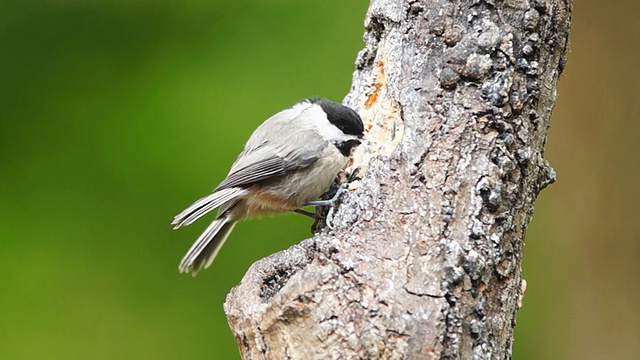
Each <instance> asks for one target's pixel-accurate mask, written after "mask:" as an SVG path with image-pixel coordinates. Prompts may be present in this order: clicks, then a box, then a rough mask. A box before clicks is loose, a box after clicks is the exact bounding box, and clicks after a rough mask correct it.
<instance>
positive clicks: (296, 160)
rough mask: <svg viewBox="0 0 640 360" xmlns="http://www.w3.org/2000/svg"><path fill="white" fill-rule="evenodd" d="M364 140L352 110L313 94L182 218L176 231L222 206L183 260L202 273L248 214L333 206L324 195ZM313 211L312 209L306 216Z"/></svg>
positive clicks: (258, 134)
mask: <svg viewBox="0 0 640 360" xmlns="http://www.w3.org/2000/svg"><path fill="white" fill-rule="evenodd" d="M363 137H364V126H363V123H362V119H361V117H360V116H359V115H358V113H357V112H356V111H354V110H353V109H351V108H349V107H347V106H344V105H342V104H339V103H337V102H333V101H330V100H327V99H323V98H317V97H314V98H308V99H304V100H302V101H299V102H298V103H296V104H295V105H293V106H291V107H289V108H287V109H285V110H282V111H280V112H279V113H277V114H275V115H273V116H271V117H270V118H268V119H267V120H265V121H264V122H263V123H262V124H261V125H260V126H258V127H257V128H256V129H255V131H254V132H253V134H252V135H251V136H250V137H249V139H248V140H247V142H246V143H245V146H244V149H243V150H242V152H241V153H240V154H239V155H238V157H237V159H236V160H235V162H234V163H233V165H231V169H230V170H229V173H228V175H227V176H226V178H225V179H224V180H222V181H221V182H220V183H219V184H218V186H216V188H215V189H214V190H213V192H212V193H211V194H209V195H207V196H204V197H202V198H200V199H198V200H197V201H195V202H194V203H193V204H191V205H189V206H188V207H187V208H186V209H185V210H183V211H182V212H181V213H179V214H178V215H176V216H175V217H174V219H173V221H172V222H171V225H173V226H174V229H178V228H180V227H183V226H187V225H190V224H192V223H193V222H195V221H196V220H198V219H200V218H201V217H202V216H204V215H205V214H207V213H209V212H211V211H212V210H214V209H216V208H218V212H217V215H216V217H215V218H214V220H213V221H212V222H211V224H210V225H209V226H208V227H207V228H206V230H205V231H204V232H203V233H202V234H201V235H200V236H199V237H198V239H197V240H196V241H195V242H194V244H193V245H192V246H191V248H190V249H189V251H187V253H186V255H185V256H184V257H183V258H182V261H181V262H180V265H179V271H180V272H181V273H190V274H191V275H193V276H195V275H196V274H197V273H198V272H199V271H201V270H203V269H206V268H208V267H209V266H210V265H211V263H212V262H213V260H214V259H215V257H216V255H217V254H218V252H219V251H220V248H221V247H222V245H223V244H224V242H225V241H226V239H227V238H228V236H229V234H230V233H231V231H232V230H233V228H234V226H235V225H236V224H237V223H238V222H240V221H242V220H244V219H246V218H249V217H260V216H265V215H275V214H281V213H286V212H290V211H295V212H301V213H306V212H304V211H303V210H301V208H303V207H305V206H318V205H326V204H328V203H329V202H331V200H328V201H327V200H325V201H322V200H317V199H318V198H319V197H320V196H321V195H322V194H323V193H324V192H325V191H326V190H327V189H328V188H329V187H330V186H331V184H332V183H333V181H334V179H335V177H336V175H337V174H338V172H340V170H341V169H342V168H343V167H344V166H345V165H346V163H347V161H348V159H349V156H350V155H351V153H352V151H353V149H354V148H355V147H356V146H358V145H359V144H360V143H361V140H362V139H363ZM307 214H308V213H307Z"/></svg>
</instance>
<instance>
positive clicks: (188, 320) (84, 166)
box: [0, 0, 640, 359]
mask: <svg viewBox="0 0 640 360" xmlns="http://www.w3.org/2000/svg"><path fill="white" fill-rule="evenodd" d="M367 5H368V4H367V2H366V1H356V0H347V1H345V0H323V1H293V0H290V1H286V0H280V1H267V0H263V1H256V0H254V1H237V0H236V1H193V0H186V1H177V0H174V1H171V0H163V1H159V0H155V1H151V0H147V1H124V0H121V1H118V0H94V1H82V0H50V1H17V0H4V1H2V2H1V3H0V84H1V87H0V139H1V140H0V359H132V358H138V359H186V358H205V359H237V358H239V356H238V352H237V350H236V347H235V343H234V341H233V337H232V335H231V333H230V331H229V329H228V327H227V324H226V320H225V317H224V314H223V312H222V303H223V302H224V299H225V295H226V293H227V292H228V291H229V289H230V288H231V287H232V286H234V285H235V284H237V283H238V282H239V281H240V279H241V277H242V276H243V274H244V272H245V271H246V269H247V268H248V267H249V266H250V264H251V263H252V262H254V261H255V260H257V259H259V258H261V257H264V256H266V255H268V254H271V253H273V252H276V251H278V250H281V249H284V248H286V247H288V246H290V245H292V244H295V243H297V242H298V241H300V240H301V239H304V238H305V237H307V236H308V235H309V233H308V231H309V225H310V224H309V220H308V219H306V218H304V217H300V216H295V215H289V216H281V217H275V218H270V219H264V220H253V221H248V222H246V223H243V224H242V225H241V226H238V227H237V228H236V230H235V231H234V233H233V235H232V238H231V239H230V241H229V242H228V243H227V244H226V245H225V247H224V248H223V250H222V252H221V253H220V256H219V258H218V259H217V260H216V262H215V263H214V264H213V265H212V267H211V268H210V269H209V270H207V271H205V272H203V273H201V274H200V275H199V276H198V277H197V278H192V277H189V276H185V275H180V274H179V273H178V271H177V264H178V261H179V260H180V258H181V257H182V255H183V254H184V252H185V251H186V250H187V248H188V247H189V246H190V245H191V242H192V241H193V240H194V239H195V238H196V237H197V235H198V234H199V232H200V231H201V230H202V229H203V227H204V226H205V224H204V223H199V224H197V225H194V226H192V227H189V228H186V229H183V230H181V231H179V232H174V231H171V228H170V226H169V222H170V221H171V219H172V217H173V215H174V214H175V213H177V212H179V211H181V210H182V209H183V208H184V207H185V206H186V205H188V204H189V203H190V202H191V201H193V200H195V199H196V198H198V197H199V196H202V195H204V194H205V193H207V192H208V191H209V190H211V189H212V188H213V187H214V186H215V185H216V183H217V182H218V181H219V180H220V179H222V177H223V176H224V175H225V174H226V172H227V169H228V167H229V165H230V164H231V162H232V161H233V160H234V158H235V156H236V154H237V153H238V152H239V151H240V149H241V147H242V145H243V142H244V141H245V140H246V138H247V136H248V135H249V134H250V133H251V131H252V130H253V129H254V128H255V126H256V125H258V124H259V123H260V122H261V121H262V120H263V119H265V118H266V117H268V116H269V115H271V114H273V113H275V112H277V111H279V110H280V109H282V108H284V107H286V106H288V105H291V104H292V103H294V102H296V101H297V100H299V99H301V98H304V97H308V96H315V95H319V96H323V97H328V98H331V99H335V100H340V99H342V97H343V96H344V95H345V94H346V93H347V92H348V90H349V86H350V83H351V74H352V71H353V69H354V67H353V63H354V59H355V56H356V53H357V52H358V51H359V50H360V49H361V47H362V45H363V43H362V40H361V38H362V32H363V26H362V24H363V19H364V14H365V11H366V8H367ZM627 5H628V6H629V9H626V11H621V10H620V9H621V8H620V7H618V6H615V7H614V6H611V5H608V4H607V3H606V2H598V1H595V0H591V1H580V2H579V3H578V4H577V6H576V9H575V14H574V29H573V33H572V36H571V45H572V46H571V48H572V53H571V54H570V56H569V63H568V66H567V70H566V72H565V75H564V76H563V78H562V80H561V83H560V98H559V100H558V105H557V108H556V111H555V113H554V118H553V121H552V129H551V131H550V136H549V141H548V146H547V158H548V159H549V160H550V162H551V164H552V165H554V166H555V168H556V170H557V172H558V183H557V184H554V185H553V186H551V187H550V188H548V189H547V190H545V191H544V192H543V193H542V194H541V196H540V198H539V201H538V203H537V206H536V215H535V218H534V221H533V222H532V224H531V226H530V230H529V233H528V236H527V247H526V254H525V261H524V275H525V278H526V279H527V280H528V283H529V287H528V290H527V295H526V297H525V300H524V308H523V309H522V310H521V311H520V312H519V314H518V326H517V328H516V342H515V346H514V358H516V359H603V358H612V359H613V358H616V359H622V358H632V356H631V355H632V354H637V353H640V342H639V341H638V336H640V334H639V331H638V330H639V329H640V325H638V324H640V321H638V320H640V316H639V315H638V314H639V313H638V306H639V305H640V301H639V292H640V290H639V289H638V280H637V279H635V276H636V275H637V274H638V273H639V271H638V270H640V265H638V261H637V258H638V255H640V251H639V250H640V249H639V248H640V245H639V242H638V240H639V239H638V230H637V227H636V226H634V225H635V222H636V221H637V219H638V206H637V203H638V200H639V199H638V198H639V196H638V191H637V189H635V187H634V185H636V184H637V183H638V180H637V178H638V174H639V171H638V170H639V165H640V162H639V161H638V155H639V149H638V141H637V137H638V134H639V131H638V130H639V125H638V121H637V117H638V115H637V114H638V113H639V111H638V110H639V109H638V104H639V103H640V101H638V100H639V99H638V90H639V89H638V84H639V83H640V79H638V77H639V76H638V75H639V74H638V71H637V69H636V68H635V67H636V66H637V59H638V52H639V49H640V46H639V44H638V40H637V39H639V38H640V37H639V36H638V35H640V34H638V33H639V27H638V26H637V23H638V22H637V20H636V19H635V14H637V13H638V11H637V10H640V9H639V7H638V5H637V2H636V1H628V2H627ZM632 190H634V191H632Z"/></svg>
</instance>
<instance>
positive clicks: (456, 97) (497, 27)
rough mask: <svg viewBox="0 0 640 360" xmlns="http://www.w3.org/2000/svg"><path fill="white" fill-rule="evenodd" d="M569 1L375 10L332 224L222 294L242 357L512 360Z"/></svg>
mask: <svg viewBox="0 0 640 360" xmlns="http://www.w3.org/2000/svg"><path fill="white" fill-rule="evenodd" d="M571 7H572V4H571V0H530V1H528V0H484V1H481V0H478V1H466V2H464V1H462V2H451V1H444V0H430V1H426V0H423V1H415V0H413V1H410V0H395V1H392V0H372V1H371V4H370V7H369V10H368V12H367V15H366V20H365V29H366V31H365V35H364V40H365V43H366V46H365V48H364V49H363V50H362V51H361V52H360V53H359V54H358V57H357V60H356V71H355V73H354V78H353V86H352V89H351V92H350V93H349V95H348V96H347V98H346V99H345V104H347V105H349V106H351V107H353V108H354V109H356V110H357V111H358V112H359V113H360V114H361V116H362V117H363V119H364V121H365V127H366V128H367V134H366V138H367V141H366V143H365V144H363V145H362V146H361V147H360V149H359V150H358V152H357V153H356V154H355V155H354V164H353V168H356V167H360V168H361V169H362V173H363V177H362V180H361V181H360V183H359V186H357V187H356V186H354V190H353V191H350V192H349V193H348V194H346V195H345V196H344V197H343V198H342V201H341V204H340V205H339V207H338V208H336V211H335V215H334V217H333V219H332V220H333V221H332V224H333V229H329V228H328V227H327V228H325V229H324V230H323V231H322V232H321V234H318V235H316V236H315V237H313V238H312V239H307V240H305V241H303V242H302V243H301V244H299V245H296V246H293V247H292V248H290V249H288V250H285V251H282V252H280V253H277V254H274V255H272V256H270V257H268V258H266V259H263V260H260V261H258V262H256V263H255V264H254V265H253V266H252V267H251V268H250V269H249V271H248V272H247V274H246V275H245V277H244V279H243V280H242V282H241V283H240V285H238V286H237V287H235V288H234V289H233V290H232V291H231V293H230V294H229V295H228V297H227V301H226V303H225V306H224V308H225V312H226V314H227V318H228V321H229V325H230V327H231V330H232V331H233V334H234V336H235V338H236V341H237V343H238V346H239V348H240V353H241V355H242V357H243V359H472V358H473V359H508V358H510V357H511V347H512V342H513V327H514V326H515V315H516V311H517V310H518V308H519V307H520V305H521V302H522V297H523V294H524V289H525V281H524V280H523V279H522V278H521V262H522V256H523V247H524V235H525V231H526V228H527V225H528V223H529V220H530V219H531V215H532V212H533V204H534V201H535V199H536V197H537V195H538V193H539V192H540V190H541V189H543V188H544V187H545V186H547V185H548V184H550V183H552V182H553V181H554V180H555V173H554V171H553V169H552V168H551V167H550V166H549V165H548V164H547V162H546V161H545V160H544V158H543V148H544V143H545V140H546V136H547V129H548V127H549V119H550V116H551V111H552V109H553V106H554V103H555V99H556V85H557V81H558V78H559V76H560V74H561V72H562V70H563V67H564V64H565V61H566V58H565V55H566V51H567V44H568V40H567V38H568V33H569V28H570V24H571V20H570V18H571Z"/></svg>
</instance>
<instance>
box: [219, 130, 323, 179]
mask: <svg viewBox="0 0 640 360" xmlns="http://www.w3.org/2000/svg"><path fill="white" fill-rule="evenodd" d="M296 135H298V136H301V137H302V138H301V139H298V140H296V141H295V143H297V144H302V145H303V146H302V147H292V146H290V144H291V141H289V142H288V144H287V143H285V144H280V145H274V144H273V143H272V142H269V141H264V142H263V143H261V144H260V145H258V146H254V147H252V148H248V149H245V151H243V152H242V153H241V154H240V156H238V159H237V160H236V162H235V163H234V164H233V166H232V167H231V171H229V175H227V178H226V179H224V180H223V181H222V182H221V183H220V185H218V187H216V190H222V189H227V188H232V187H241V188H246V187H249V186H251V185H253V184H255V183H257V182H260V181H262V180H266V179H269V178H274V177H278V176H282V175H286V174H289V173H291V172H293V171H295V170H298V169H301V168H304V167H307V166H309V165H311V164H313V163H314V162H315V161H316V160H318V158H319V157H320V155H321V153H322V150H323V149H324V147H325V146H326V144H325V143H324V142H322V141H316V143H317V144H316V145H315V146H310V144H313V143H309V142H307V141H304V137H305V136H314V135H313V134H296ZM300 140H302V141H300Z"/></svg>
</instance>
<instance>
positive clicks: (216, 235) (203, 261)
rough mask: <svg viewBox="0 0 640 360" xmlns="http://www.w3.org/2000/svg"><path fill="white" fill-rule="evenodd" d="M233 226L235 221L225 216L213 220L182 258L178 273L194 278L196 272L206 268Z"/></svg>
mask: <svg viewBox="0 0 640 360" xmlns="http://www.w3.org/2000/svg"><path fill="white" fill-rule="evenodd" d="M235 225H236V220H231V219H229V217H227V216H223V217H220V218H218V219H215V220H213V222H212V223H211V225H209V227H207V229H206V230H205V231H204V232H203V233H202V235H200V237H199V238H198V240H196V242H195V243H193V245H192V246H191V248H190V249H189V251H188V252H187V254H186V255H185V256H184V257H183V258H182V261H181V262H180V267H179V269H180V272H181V273H183V272H187V273H191V275H193V276H196V274H197V273H198V271H200V270H202V269H206V268H208V267H209V265H211V263H212V262H213V260H214V259H215V257H216V255H218V252H219V251H220V248H221V247H222V245H223V244H224V242H225V240H227V237H229V234H230V233H231V230H233V227H234V226H235Z"/></svg>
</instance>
